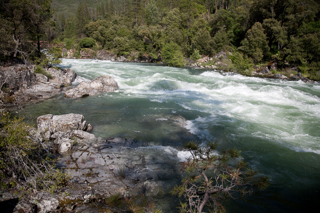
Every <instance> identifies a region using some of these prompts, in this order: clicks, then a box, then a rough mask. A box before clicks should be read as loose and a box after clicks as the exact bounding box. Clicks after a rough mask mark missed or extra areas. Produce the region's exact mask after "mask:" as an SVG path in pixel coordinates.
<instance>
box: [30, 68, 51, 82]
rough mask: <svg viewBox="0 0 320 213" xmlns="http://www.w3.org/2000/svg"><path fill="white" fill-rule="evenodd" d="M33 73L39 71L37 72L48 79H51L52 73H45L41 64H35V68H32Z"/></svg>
mask: <svg viewBox="0 0 320 213" xmlns="http://www.w3.org/2000/svg"><path fill="white" fill-rule="evenodd" d="M34 73H39V74H42V75H45V76H47V77H48V78H49V79H52V78H53V77H52V75H51V74H49V73H47V72H46V71H45V70H44V69H43V67H42V66H41V65H37V66H36V68H35V69H34Z"/></svg>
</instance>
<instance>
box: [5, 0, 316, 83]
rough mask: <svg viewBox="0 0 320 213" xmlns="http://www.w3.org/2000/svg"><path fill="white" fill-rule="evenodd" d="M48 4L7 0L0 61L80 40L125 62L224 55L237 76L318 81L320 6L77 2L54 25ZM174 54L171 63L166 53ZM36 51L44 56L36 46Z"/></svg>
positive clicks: (238, 0) (252, 1)
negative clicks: (289, 74)
mask: <svg viewBox="0 0 320 213" xmlns="http://www.w3.org/2000/svg"><path fill="white" fill-rule="evenodd" d="M53 1H54V2H55V1H59V0H53ZM50 2H51V0H24V1H17V0H3V1H2V3H1V8H0V19H1V23H0V27H1V28H0V33H1V38H0V39H1V50H0V51H1V54H2V55H8V54H9V55H10V54H11V55H12V54H13V55H17V54H19V52H20V54H21V56H23V52H28V51H29V52H30V51H31V49H28V48H27V47H26V46H27V45H28V44H30V42H29V41H33V42H35V43H37V42H38V43H39V41H40V40H41V39H44V38H46V39H47V40H49V41H51V40H53V39H56V40H58V41H60V42H64V43H65V45H66V47H67V48H71V47H73V48H74V47H76V48H81V47H80V46H79V42H80V39H83V38H85V37H89V38H92V39H94V40H95V41H96V44H97V46H95V48H97V49H101V48H104V49H106V50H110V51H113V52H115V53H116V54H118V55H127V56H128V55H130V53H131V52H132V51H136V52H139V54H140V56H141V55H148V56H150V57H153V58H155V59H157V58H159V57H162V58H163V59H165V58H166V59H165V60H166V61H167V63H168V64H171V65H177V66H179V65H181V64H183V63H182V59H183V57H191V56H192V55H194V54H195V53H199V54H200V55H208V56H212V55H214V54H216V53H218V52H219V51H221V50H225V51H230V52H232V53H235V56H236V57H235V56H234V57H233V62H234V61H238V62H241V63H242V65H241V66H238V68H240V69H241V68H245V67H248V63H250V64H252V63H254V64H261V63H268V62H270V61H277V63H278V67H279V68H283V69H285V68H286V67H287V66H297V67H299V70H300V71H301V72H302V74H303V75H305V76H306V77H311V78H313V79H319V80H320V77H319V73H318V71H319V69H320V61H319V60H320V51H319V50H320V12H319V11H320V3H319V2H318V1H316V0H232V1H231V0H117V1H115V0H100V1H91V0H82V1H79V2H78V1H76V2H78V4H77V5H78V6H77V7H76V8H75V9H74V10H75V13H74V15H73V16H70V15H68V14H67V13H64V12H61V11H56V13H55V14H54V19H51V20H50V17H51V15H50V14H49V10H48V11H47V10H46V9H47V8H48V7H47V6H46V5H48V4H50ZM68 2H73V3H75V2H74V1H73V0H69V1H66V4H67V3H68ZM32 5H34V6H32ZM31 7H32V8H33V9H30V8H31ZM17 8H19V9H17ZM13 11H19V12H13ZM34 14H37V15H34ZM53 20H54V22H53ZM28 42H29V43H28ZM27 49H28V51H27ZM171 49H174V50H175V51H174V54H173V55H172V54H171V53H170V54H171V56H170V54H166V53H165V52H164V51H166V50H171ZM32 51H34V52H35V53H37V52H38V54H39V46H38V47H36V48H35V50H32ZM32 51H31V52H32ZM35 55H37V54H35ZM163 55H165V57H163ZM174 56H175V60H174V61H175V62H174V61H172V60H173V57H174ZM181 56H183V57H181ZM23 57H25V56H23ZM168 57H169V58H168ZM241 63H240V64H241Z"/></svg>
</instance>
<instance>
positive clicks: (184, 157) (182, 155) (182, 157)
mask: <svg viewBox="0 0 320 213" xmlns="http://www.w3.org/2000/svg"><path fill="white" fill-rule="evenodd" d="M177 157H178V159H179V162H187V161H188V159H190V158H192V155H191V153H190V152H189V151H178V153H177Z"/></svg>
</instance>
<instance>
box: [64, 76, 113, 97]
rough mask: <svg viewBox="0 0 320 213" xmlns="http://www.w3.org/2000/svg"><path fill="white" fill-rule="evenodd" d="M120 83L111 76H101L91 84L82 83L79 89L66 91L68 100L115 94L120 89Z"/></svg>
mask: <svg viewBox="0 0 320 213" xmlns="http://www.w3.org/2000/svg"><path fill="white" fill-rule="evenodd" d="M118 88H119V86H118V83H117V82H116V81H115V80H114V79H113V78H112V77H110V76H100V77H98V78H96V79H94V80H92V81H91V82H86V81H84V82H81V83H80V84H79V85H78V86H77V87H75V88H73V89H70V90H68V91H66V93H65V96H66V97H68V98H81V97H84V96H92V95H97V94H101V93H107V92H114V91H115V90H116V89H118Z"/></svg>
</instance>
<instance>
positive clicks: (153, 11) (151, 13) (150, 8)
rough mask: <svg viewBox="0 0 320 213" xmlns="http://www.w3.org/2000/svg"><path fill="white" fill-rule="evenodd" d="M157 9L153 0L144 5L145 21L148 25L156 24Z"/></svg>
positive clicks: (157, 17) (157, 18) (157, 19)
mask: <svg viewBox="0 0 320 213" xmlns="http://www.w3.org/2000/svg"><path fill="white" fill-rule="evenodd" d="M159 20H160V19H159V10H158V7H157V5H156V2H155V1H154V0H151V1H150V2H149V4H148V5H147V7H146V21H147V23H148V24H149V25H156V24H157V23H158V22H159Z"/></svg>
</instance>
